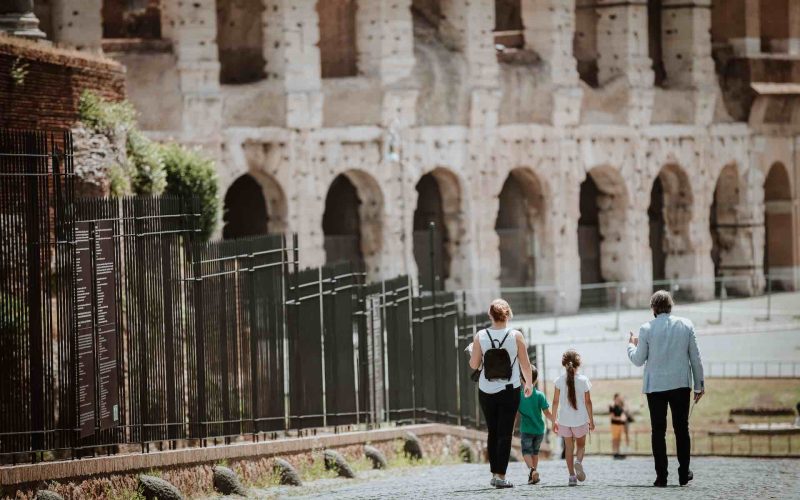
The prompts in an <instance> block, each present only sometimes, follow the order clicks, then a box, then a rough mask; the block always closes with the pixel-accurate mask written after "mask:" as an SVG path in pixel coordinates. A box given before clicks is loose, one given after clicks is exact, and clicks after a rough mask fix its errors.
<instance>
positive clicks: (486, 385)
mask: <svg viewBox="0 0 800 500" xmlns="http://www.w3.org/2000/svg"><path fill="white" fill-rule="evenodd" d="M506 332H508V337H507V338H506V341H505V342H503V345H502V348H503V349H505V350H506V351H508V358H509V359H510V360H511V378H510V379H508V380H489V379H487V378H486V371H485V370H481V378H480V380H479V381H478V389H480V390H481V391H482V392H485V393H486V394H497V393H498V392H500V391H502V390H504V389H505V388H506V386H507V385H508V384H512V385H513V386H514V388H515V389H518V388H519V386H520V380H519V360H518V359H516V358H517V336H516V335H514V332H515V330H513V329H511V328H502V329H500V330H493V329H491V328H489V333H490V334H491V336H492V338H493V339H494V340H495V342H494V345H495V347H500V346H498V344H499V343H500V341H501V340H503V337H505V335H506ZM478 341H479V342H480V344H481V352H482V353H483V354H486V351H488V350H489V349H491V348H492V342H491V341H490V340H489V336H488V335H487V334H486V330H485V329H484V330H481V331H479V332H478Z"/></svg>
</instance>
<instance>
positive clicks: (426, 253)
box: [414, 167, 461, 291]
mask: <svg viewBox="0 0 800 500" xmlns="http://www.w3.org/2000/svg"><path fill="white" fill-rule="evenodd" d="M416 190H417V208H416V209H415V210H414V259H415V261H416V263H417V270H418V278H419V283H420V286H421V287H422V289H423V290H428V291H429V290H432V289H434V288H435V289H436V290H442V289H444V288H446V284H447V281H448V279H449V278H450V276H451V263H452V261H453V258H454V257H455V255H456V253H457V250H458V248H457V247H458V235H459V234H460V231H461V186H460V183H459V181H458V178H457V177H456V175H455V174H454V173H453V172H451V171H450V170H448V169H446V168H442V167H438V168H435V169H433V170H432V171H430V172H428V173H427V174H425V175H423V176H422V177H421V178H420V180H419V181H418V182H417V185H416ZM431 223H433V228H434V229H433V232H431V229H430V228H431Z"/></svg>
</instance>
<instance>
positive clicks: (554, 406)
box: [550, 387, 561, 432]
mask: <svg viewBox="0 0 800 500" xmlns="http://www.w3.org/2000/svg"><path fill="white" fill-rule="evenodd" d="M560 396H561V390H560V389H559V388H558V387H556V388H555V389H554V390H553V404H552V405H550V411H552V412H553V418H554V420H553V432H558V421H557V420H555V417H557V416H558V398H559V397H560Z"/></svg>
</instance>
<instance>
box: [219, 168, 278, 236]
mask: <svg viewBox="0 0 800 500" xmlns="http://www.w3.org/2000/svg"><path fill="white" fill-rule="evenodd" d="M222 220H223V222H224V224H225V225H224V226H223V228H222V237H223V238H224V239H226V240H227V239H232V238H243V237H245V236H255V235H259V234H267V233H268V232H269V211H268V209H267V201H266V199H265V198H264V191H263V188H262V186H261V184H259V183H258V181H257V180H256V179H255V178H253V176H251V175H249V174H245V175H243V176H241V177H239V178H238V179H236V181H234V183H233V184H231V187H229V188H228V191H227V192H226V193H225V206H224V212H223V216H222Z"/></svg>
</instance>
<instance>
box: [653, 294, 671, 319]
mask: <svg viewBox="0 0 800 500" xmlns="http://www.w3.org/2000/svg"><path fill="white" fill-rule="evenodd" d="M674 305H675V302H673V301H672V295H670V293H669V292H668V291H666V290H659V291H657V292H656V293H654V294H653V296H652V297H650V309H652V310H653V313H654V314H655V315H656V316H658V315H659V314H663V313H667V314H669V313H671V312H672V306H674Z"/></svg>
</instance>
